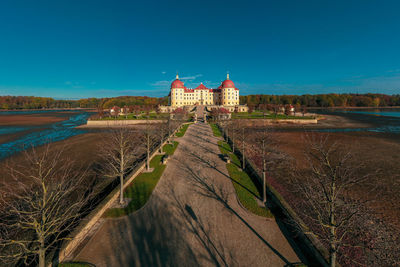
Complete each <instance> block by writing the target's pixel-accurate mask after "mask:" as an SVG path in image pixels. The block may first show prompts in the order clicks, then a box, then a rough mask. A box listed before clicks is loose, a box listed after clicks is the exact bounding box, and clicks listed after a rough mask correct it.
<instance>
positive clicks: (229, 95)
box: [221, 73, 239, 106]
mask: <svg viewBox="0 0 400 267" xmlns="http://www.w3.org/2000/svg"><path fill="white" fill-rule="evenodd" d="M237 91H238V90H237V89H236V87H235V84H234V83H233V82H232V81H231V80H229V73H227V74H226V80H225V81H223V82H222V88H221V100H222V101H221V104H222V105H223V106H234V105H238V104H239V94H238V93H237Z"/></svg>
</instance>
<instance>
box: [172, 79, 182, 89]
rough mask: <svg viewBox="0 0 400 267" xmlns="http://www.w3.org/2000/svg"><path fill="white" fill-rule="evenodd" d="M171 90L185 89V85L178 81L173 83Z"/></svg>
mask: <svg viewBox="0 0 400 267" xmlns="http://www.w3.org/2000/svg"><path fill="white" fill-rule="evenodd" d="M171 88H185V86H184V85H183V82H181V81H180V80H179V79H176V80H175V81H173V82H172V84H171Z"/></svg>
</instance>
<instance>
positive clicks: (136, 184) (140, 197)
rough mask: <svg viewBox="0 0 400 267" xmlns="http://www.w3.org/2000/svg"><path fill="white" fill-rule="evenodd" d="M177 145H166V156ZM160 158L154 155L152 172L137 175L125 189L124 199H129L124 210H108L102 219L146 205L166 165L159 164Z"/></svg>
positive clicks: (130, 211)
mask: <svg viewBox="0 0 400 267" xmlns="http://www.w3.org/2000/svg"><path fill="white" fill-rule="evenodd" d="M178 144H179V143H178V142H175V141H174V142H173V145H170V144H166V145H164V147H163V151H165V153H166V154H168V155H172V154H173V153H174V151H175V149H176V147H177V146H178ZM162 157H163V155H156V156H155V157H154V158H153V159H152V160H151V161H150V167H151V168H154V170H153V171H152V172H150V173H141V174H139V175H138V176H137V177H136V178H135V179H134V180H133V182H132V183H131V184H130V185H129V186H128V187H127V188H126V189H125V191H124V193H125V194H124V197H127V198H131V201H130V202H129V204H128V206H126V207H125V208H111V209H108V210H107V211H106V212H105V213H104V217H120V216H124V215H127V214H129V213H132V212H133V211H135V210H138V209H140V208H141V207H143V206H144V204H146V202H147V200H148V199H149V198H150V196H151V193H152V192H153V189H154V188H155V187H156V185H157V183H158V181H159V180H160V177H161V175H162V173H163V172H164V169H165V167H166V165H163V164H161V159H162Z"/></svg>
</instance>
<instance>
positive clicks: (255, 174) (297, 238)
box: [218, 125, 329, 267]
mask: <svg viewBox="0 0 400 267" xmlns="http://www.w3.org/2000/svg"><path fill="white" fill-rule="evenodd" d="M218 127H219V129H220V131H221V133H222V136H223V137H224V139H225V140H226V141H227V142H228V143H229V144H230V146H232V140H231V139H230V137H229V136H227V135H226V133H225V131H224V128H222V127H221V126H220V125H218ZM235 154H236V155H237V156H238V158H239V159H242V158H243V156H242V152H241V151H240V148H238V147H236V148H235ZM245 165H246V169H245V172H246V173H247V174H249V176H250V177H252V178H255V180H256V186H257V187H258V188H261V189H262V184H263V180H262V175H261V174H260V173H259V171H258V169H257V168H256V167H255V164H254V163H253V162H251V161H250V160H249V159H248V158H245ZM261 192H262V190H261ZM267 200H268V203H269V204H268V206H269V207H270V208H271V209H272V210H273V213H274V215H275V216H276V220H277V222H279V224H280V226H281V228H282V227H284V228H286V229H285V230H286V232H287V234H289V235H290V237H291V238H292V239H293V241H294V242H295V243H296V245H297V246H298V248H299V249H300V250H301V253H302V254H303V256H304V257H305V258H306V260H307V261H308V264H309V265H310V266H323V267H328V266H329V264H328V261H327V259H328V258H329V254H328V251H327V249H326V248H325V247H324V246H323V245H322V244H321V242H320V241H319V240H318V239H317V238H315V237H314V235H312V233H308V231H306V230H305V229H306V228H305V224H304V222H303V220H302V219H301V218H300V217H299V216H298V215H297V213H296V212H295V211H294V210H293V209H292V207H291V206H290V205H289V203H287V202H286V201H285V200H284V199H283V197H282V196H281V195H280V194H279V192H278V191H276V189H275V188H273V187H272V186H271V185H270V184H268V183H267Z"/></svg>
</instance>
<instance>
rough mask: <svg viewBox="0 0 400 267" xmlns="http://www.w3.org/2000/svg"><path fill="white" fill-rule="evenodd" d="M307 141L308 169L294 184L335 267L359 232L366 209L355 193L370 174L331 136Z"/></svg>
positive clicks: (304, 211)
mask: <svg viewBox="0 0 400 267" xmlns="http://www.w3.org/2000/svg"><path fill="white" fill-rule="evenodd" d="M306 138H307V141H308V142H307V146H308V150H307V152H306V153H305V157H306V159H307V163H308V168H306V169H302V170H299V169H298V170H297V171H295V175H294V176H293V179H292V185H293V186H294V187H295V188H296V192H298V193H299V196H300V197H301V199H302V207H301V209H300V212H301V214H302V215H303V218H305V221H306V223H307V224H308V226H309V227H310V226H311V227H310V228H311V229H313V231H312V234H314V235H315V236H317V237H318V238H319V240H321V241H322V242H324V243H325V244H327V245H328V247H329V255H330V259H329V261H330V266H335V265H336V262H337V254H338V251H339V249H340V248H341V246H343V245H344V242H345V240H346V236H348V234H350V233H352V231H354V230H355V229H356V225H357V218H358V217H359V216H360V215H361V214H362V213H363V207H364V206H365V205H364V204H365V203H364V202H365V201H363V200H361V198H359V197H358V196H357V195H356V194H354V192H356V190H357V188H358V187H359V186H361V184H365V183H366V182H367V180H368V179H369V177H370V175H364V174H363V172H362V165H361V164H360V163H359V162H355V161H354V158H353V155H352V153H351V152H350V150H348V149H346V148H345V147H344V145H342V144H340V143H338V142H331V141H330V140H329V138H328V136H322V137H316V136H314V135H311V136H307V137H306Z"/></svg>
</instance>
